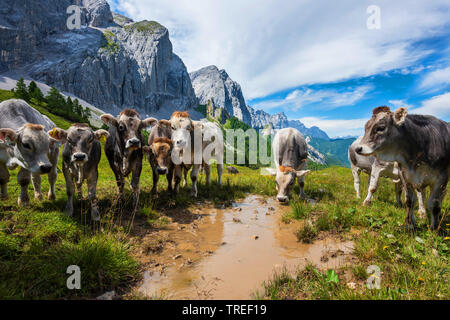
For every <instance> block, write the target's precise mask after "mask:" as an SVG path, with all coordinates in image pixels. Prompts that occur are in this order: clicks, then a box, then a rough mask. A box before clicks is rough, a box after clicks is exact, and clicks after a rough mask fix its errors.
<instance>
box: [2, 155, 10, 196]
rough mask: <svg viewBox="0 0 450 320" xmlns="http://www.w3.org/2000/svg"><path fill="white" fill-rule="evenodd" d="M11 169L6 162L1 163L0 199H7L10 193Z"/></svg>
mask: <svg viewBox="0 0 450 320" xmlns="http://www.w3.org/2000/svg"><path fill="white" fill-rule="evenodd" d="M8 182H9V170H8V168H6V165H5V164H4V163H0V199H2V200H6V199H8V198H9V195H8Z"/></svg>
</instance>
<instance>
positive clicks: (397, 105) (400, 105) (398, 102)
mask: <svg viewBox="0 0 450 320" xmlns="http://www.w3.org/2000/svg"><path fill="white" fill-rule="evenodd" d="M389 104H390V105H392V106H393V107H395V108H411V107H412V106H411V105H409V104H408V103H406V101H405V100H389Z"/></svg>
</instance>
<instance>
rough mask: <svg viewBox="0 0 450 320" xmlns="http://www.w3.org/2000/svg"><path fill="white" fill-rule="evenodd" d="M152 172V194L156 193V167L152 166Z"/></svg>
mask: <svg viewBox="0 0 450 320" xmlns="http://www.w3.org/2000/svg"><path fill="white" fill-rule="evenodd" d="M152 173H153V187H152V194H157V193H158V181H159V174H158V172H157V171H156V168H154V167H153V166H152Z"/></svg>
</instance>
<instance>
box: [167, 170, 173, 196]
mask: <svg viewBox="0 0 450 320" xmlns="http://www.w3.org/2000/svg"><path fill="white" fill-rule="evenodd" d="M173 173H174V166H173V165H172V164H171V165H169V168H168V171H167V174H166V178H167V191H169V192H171V191H172V179H173Z"/></svg>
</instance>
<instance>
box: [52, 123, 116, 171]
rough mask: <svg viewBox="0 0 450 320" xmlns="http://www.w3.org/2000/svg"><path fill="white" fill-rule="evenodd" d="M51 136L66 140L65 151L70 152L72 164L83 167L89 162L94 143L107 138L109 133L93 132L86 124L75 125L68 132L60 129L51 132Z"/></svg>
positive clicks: (104, 131) (102, 131) (103, 131)
mask: <svg viewBox="0 0 450 320" xmlns="http://www.w3.org/2000/svg"><path fill="white" fill-rule="evenodd" d="M50 135H52V136H53V137H55V136H58V137H59V138H60V139H63V140H65V142H66V148H65V150H69V152H70V162H71V163H73V164H77V165H83V164H84V163H86V162H87V161H88V160H89V155H90V154H91V149H92V146H93V145H94V141H99V140H100V139H101V138H102V137H105V138H107V137H108V136H109V133H108V131H106V130H103V129H100V130H97V131H93V130H92V129H91V128H90V127H89V125H88V124H86V123H75V124H73V125H72V126H71V127H70V128H69V129H68V130H62V129H59V130H56V131H54V132H50Z"/></svg>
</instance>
